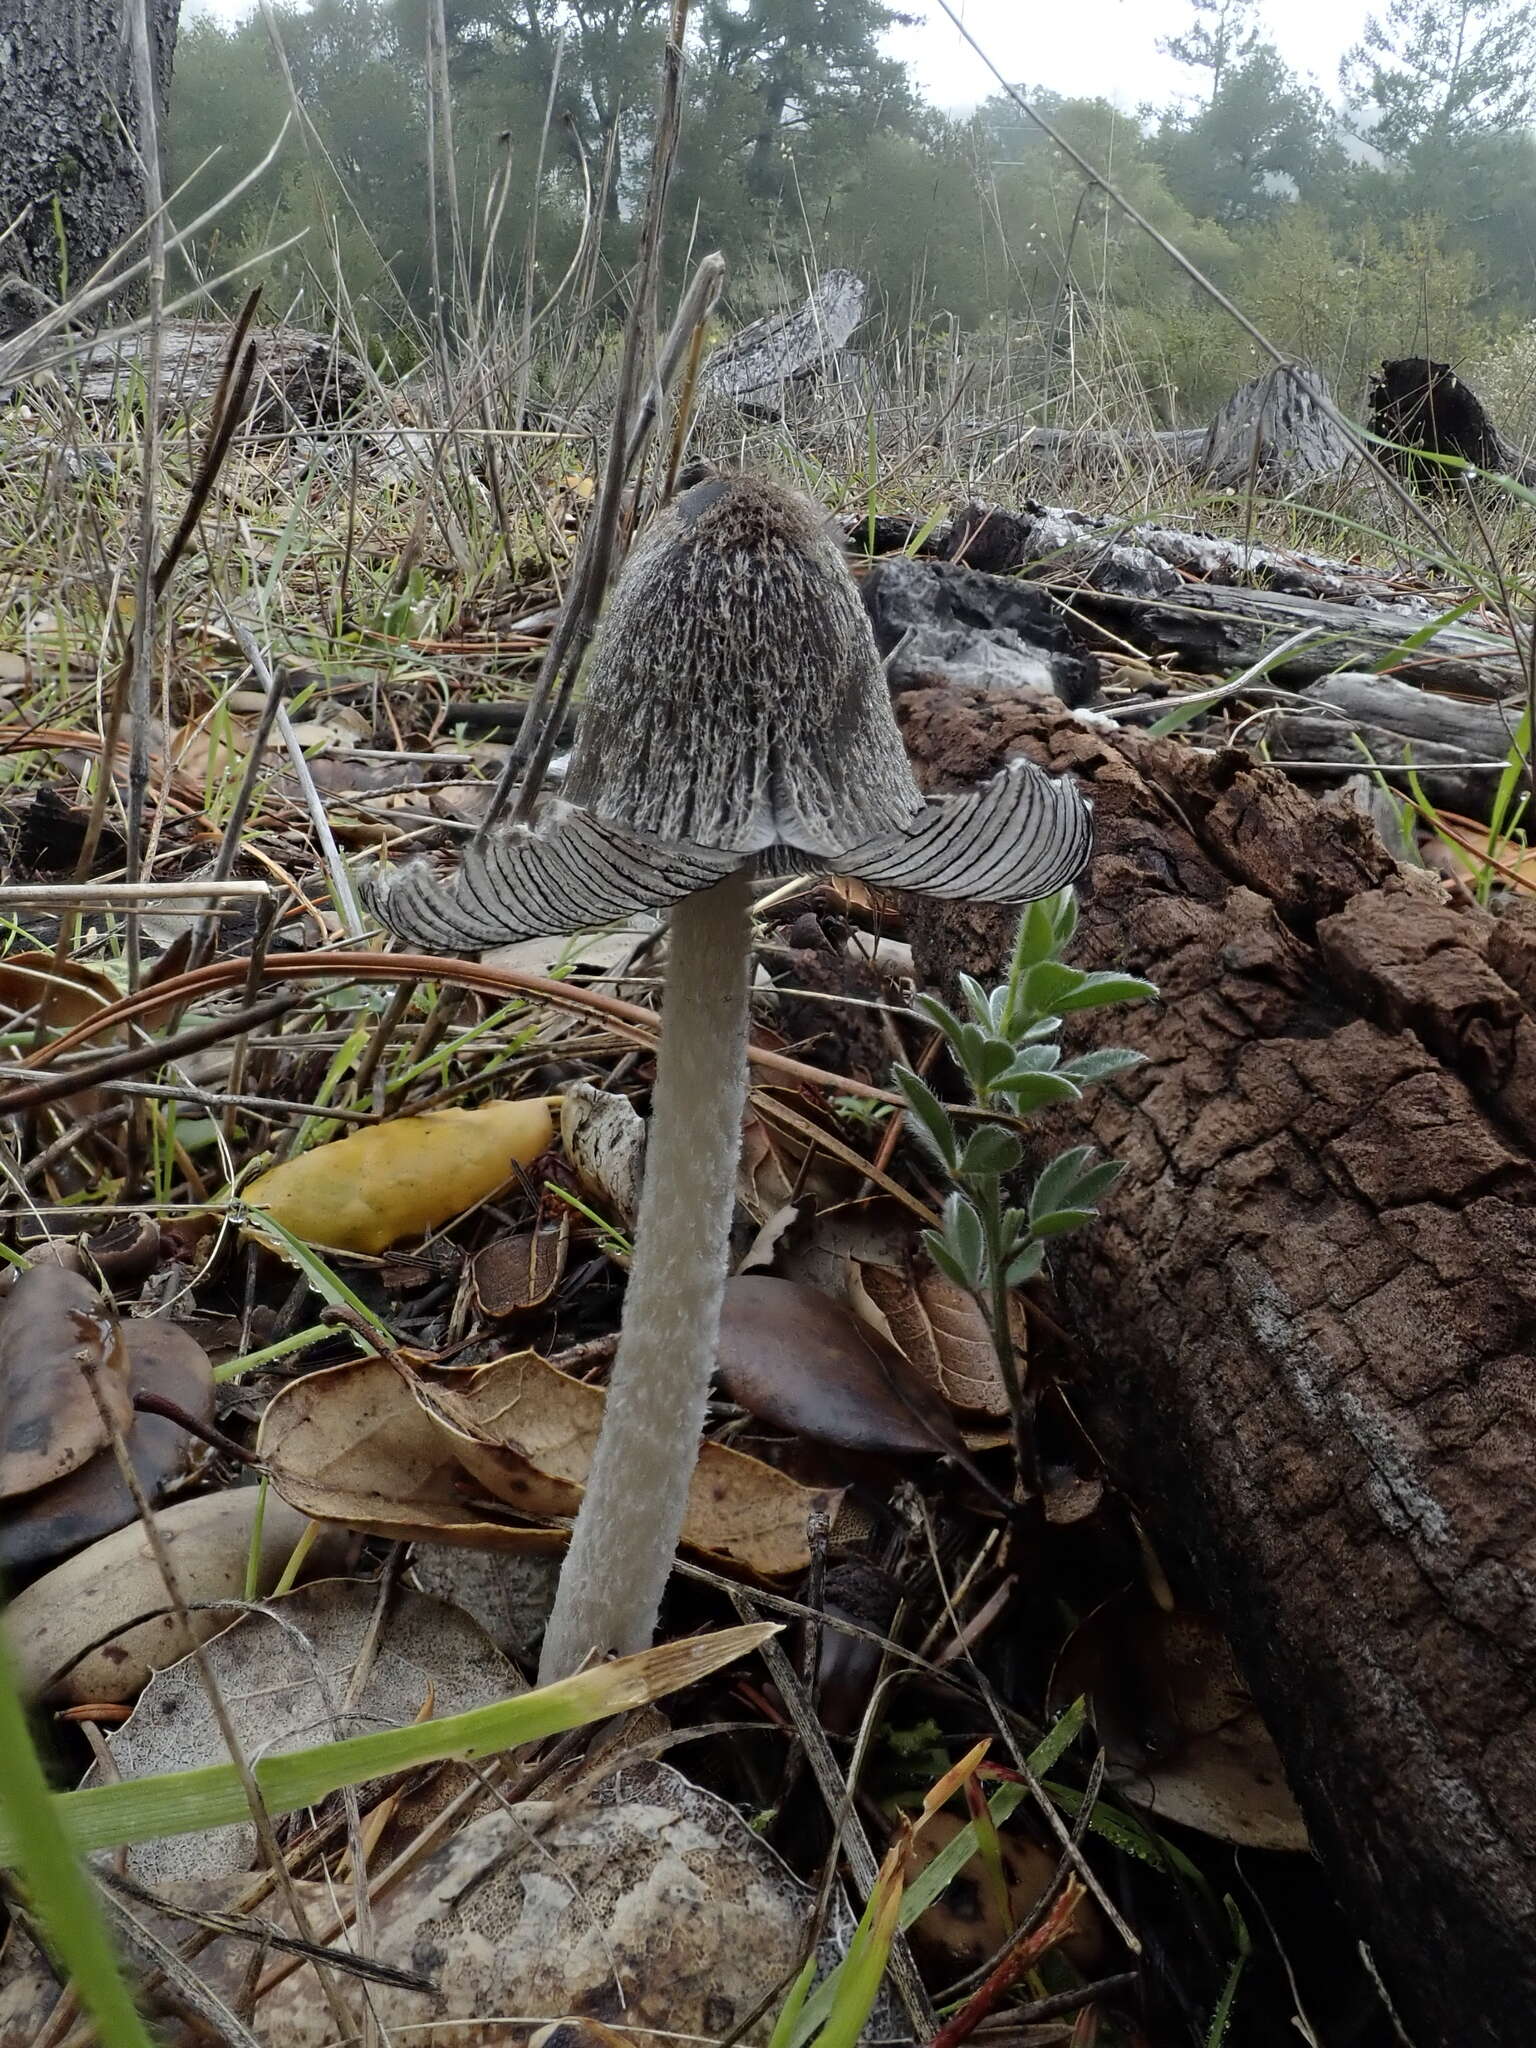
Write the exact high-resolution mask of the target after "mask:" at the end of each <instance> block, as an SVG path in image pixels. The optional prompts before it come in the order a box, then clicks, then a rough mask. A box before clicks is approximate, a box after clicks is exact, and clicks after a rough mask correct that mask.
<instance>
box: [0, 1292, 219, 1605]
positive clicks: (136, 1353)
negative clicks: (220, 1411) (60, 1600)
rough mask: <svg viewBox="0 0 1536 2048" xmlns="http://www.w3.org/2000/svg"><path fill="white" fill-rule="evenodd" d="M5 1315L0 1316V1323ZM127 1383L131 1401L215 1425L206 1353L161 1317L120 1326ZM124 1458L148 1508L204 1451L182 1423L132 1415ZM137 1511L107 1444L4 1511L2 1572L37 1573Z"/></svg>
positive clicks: (120, 1524)
mask: <svg viewBox="0 0 1536 2048" xmlns="http://www.w3.org/2000/svg"><path fill="white" fill-rule="evenodd" d="M4 1313H5V1312H4V1311H3V1310H0V1322H3V1317H4ZM121 1337H122V1342H123V1348H124V1350H125V1351H126V1353H127V1358H128V1383H129V1388H130V1391H131V1392H132V1393H133V1394H134V1395H135V1396H137V1395H139V1394H158V1395H159V1396H160V1397H161V1398H162V1399H163V1400H167V1401H174V1402H175V1403H176V1405H177V1407H178V1408H181V1409H182V1410H184V1411H185V1412H186V1413H187V1414H188V1415H190V1416H192V1417H193V1418H194V1419H196V1420H198V1421H202V1422H211V1421H212V1420H213V1406H214V1403H213V1368H212V1366H211V1365H210V1364H209V1362H208V1354H207V1352H206V1351H204V1349H203V1347H202V1346H201V1345H200V1344H198V1343H197V1342H196V1341H195V1340H194V1339H193V1338H192V1337H191V1336H190V1335H189V1334H188V1332H187V1331H186V1330H184V1329H183V1328H182V1327H181V1325H180V1324H179V1323H173V1322H171V1321H170V1320H169V1318H167V1317H165V1316H155V1317H152V1318H149V1319H147V1320H145V1321H141V1322H128V1323H124V1324H122V1325H121ZM132 1425H133V1426H132V1428H131V1429H130V1430H129V1431H128V1434H127V1443H128V1455H129V1457H130V1459H131V1460H132V1463H133V1469H134V1471H135V1473H136V1474H137V1475H138V1481H139V1484H140V1486H141V1487H142V1488H143V1489H144V1493H145V1496H146V1498H147V1499H148V1500H149V1502H150V1504H151V1506H156V1505H158V1504H159V1502H160V1500H161V1499H162V1498H163V1496H164V1494H165V1492H166V1490H167V1488H168V1487H169V1486H170V1485H171V1484H172V1482H173V1481H174V1480H176V1479H179V1478H180V1477H181V1476H182V1474H183V1473H185V1472H186V1471H187V1470H188V1469H189V1467H190V1465H191V1464H192V1462H193V1460H194V1458H195V1457H196V1456H197V1454H198V1452H199V1450H200V1449H201V1446H200V1445H199V1443H198V1441H197V1439H196V1437H193V1436H189V1435H188V1434H187V1432H186V1431H185V1430H184V1429H183V1428H182V1427H181V1425H180V1424H179V1423H175V1422H169V1421H167V1420H166V1418H165V1417H164V1416H161V1415H137V1414H136V1415H134V1416H133V1417H132ZM134 1514H135V1505H134V1499H133V1495H132V1494H131V1493H130V1492H129V1490H128V1485H127V1482H126V1481H125V1480H124V1478H123V1475H122V1471H121V1468H120V1467H119V1465H118V1462H117V1454H116V1452H115V1451H114V1450H113V1448H112V1446H111V1445H110V1444H106V1445H104V1446H103V1447H102V1449H101V1450H99V1451H98V1452H97V1453H96V1455H95V1456H94V1457H93V1458H90V1459H88V1460H87V1461H86V1463H85V1464H83V1465H81V1466H79V1467H77V1469H76V1470H75V1471H73V1472H70V1473H68V1474H67V1475H66V1476H65V1477H64V1478H63V1479H56V1480H55V1481H54V1483H53V1484H52V1485H51V1486H45V1487H43V1488H42V1489H41V1491H40V1492H37V1493H31V1494H28V1495H27V1496H26V1498H25V1499H23V1500H16V1501H12V1502H10V1503H9V1504H8V1506H7V1510H6V1512H5V1514H4V1515H3V1516H0V1570H3V1571H5V1572H7V1573H11V1574H15V1573H18V1572H34V1571H39V1570H41V1569H43V1568H44V1567H46V1566H48V1565H53V1564H57V1563H58V1562H59V1561H60V1559H62V1558H66V1557H69V1556H71V1555H72V1554H73V1553H74V1552H75V1551H77V1550H79V1549H81V1548H83V1546H84V1545H85V1544H87V1543H94V1542H96V1540H97V1539H98V1538H99V1537H102V1536H110V1535H111V1534H112V1532H113V1530H114V1529H121V1528H123V1527H125V1526H126V1525H127V1524H128V1523H129V1522H131V1521H132V1520H133V1517H134Z"/></svg>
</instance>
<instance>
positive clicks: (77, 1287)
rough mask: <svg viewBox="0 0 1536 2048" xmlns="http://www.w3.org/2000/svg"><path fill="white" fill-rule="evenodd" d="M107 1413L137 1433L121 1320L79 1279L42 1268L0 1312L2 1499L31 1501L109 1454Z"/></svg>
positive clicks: (26, 1276) (20, 1279)
mask: <svg viewBox="0 0 1536 2048" xmlns="http://www.w3.org/2000/svg"><path fill="white" fill-rule="evenodd" d="M92 1377H94V1379H95V1382H96V1385H97V1388H98V1389H99V1391H100V1393H101V1396H102V1400H103V1402H104V1403H105V1406H106V1409H107V1412H108V1414H109V1415H110V1416H111V1418H112V1421H113V1422H114V1423H115V1424H116V1426H117V1428H118V1429H119V1430H120V1431H121V1432H122V1434H123V1435H124V1436H125V1437H126V1436H127V1434H128V1432H129V1430H130V1429H131V1428H132V1426H133V1397H132V1395H131V1393H130V1392H129V1387H128V1358H127V1353H126V1352H125V1351H124V1349H123V1345H122V1341H121V1339H120V1338H119V1336H118V1329H117V1320H116V1318H115V1317H114V1316H113V1315H112V1314H111V1312H110V1310H109V1309H108V1307H107V1305H106V1303H105V1302H104V1301H103V1300H102V1298H101V1296H100V1295H99V1294H98V1293H97V1292H96V1289H95V1288H94V1287H93V1286H92V1285H91V1283H90V1282H89V1281H88V1280H87V1279H85V1278H84V1277H83V1276H82V1275H81V1274H79V1273H70V1272H66V1271H65V1269H64V1268H63V1267H62V1266H59V1265H55V1264H53V1263H52V1262H45V1263H41V1264H38V1265H35V1266H32V1267H30V1268H29V1269H28V1271H26V1272H25V1273H20V1274H18V1275H17V1277H16V1282H15V1285H14V1286H13V1287H12V1288H11V1291H10V1293H9V1294H8V1295H7V1296H6V1298H5V1301H4V1304H3V1305H0V1496H13V1495H15V1494H28V1493H34V1492H36V1491H37V1490H38V1488H40V1487H44V1486H50V1485H52V1484H53V1482H54V1481H55V1480H58V1479H62V1478H63V1477H64V1476H65V1474H66V1473H69V1472H75V1471H78V1470H79V1468H80V1467H81V1466H82V1465H85V1464H86V1463H87V1462H88V1461H89V1460H90V1459H92V1458H94V1457H95V1456H96V1454H97V1452H98V1451H101V1450H104V1449H105V1450H107V1452H108V1455H109V1456H110V1455H111V1452H110V1443H109V1431H108V1427H107V1423H106V1421H105V1420H104V1419H103V1416H102V1412H101V1409H100V1408H99V1407H98V1406H97V1402H96V1397H95V1395H94V1394H93V1393H92V1391H91V1379H92Z"/></svg>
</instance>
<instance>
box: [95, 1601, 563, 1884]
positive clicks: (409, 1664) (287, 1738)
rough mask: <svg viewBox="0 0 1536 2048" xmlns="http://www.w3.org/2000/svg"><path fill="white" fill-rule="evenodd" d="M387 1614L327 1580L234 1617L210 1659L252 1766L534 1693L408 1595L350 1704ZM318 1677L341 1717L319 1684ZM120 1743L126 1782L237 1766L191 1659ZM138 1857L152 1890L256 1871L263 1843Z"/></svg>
mask: <svg viewBox="0 0 1536 2048" xmlns="http://www.w3.org/2000/svg"><path fill="white" fill-rule="evenodd" d="M378 1605H379V1588H378V1587H377V1586H376V1585H373V1584H369V1583H366V1582H364V1581H360V1580H354V1579H325V1580H322V1581H320V1582H319V1583H317V1584H313V1585H309V1586H304V1587H301V1588H300V1589H299V1590H298V1591H297V1592H295V1593H290V1594H288V1595H287V1596H286V1597H285V1598H283V1599H282V1600H278V1601H275V1602H273V1603H272V1612H271V1614H244V1615H241V1616H240V1617H239V1619H238V1620H236V1621H235V1622H234V1623H233V1624H232V1625H230V1624H229V1621H228V1617H227V1616H226V1617H225V1624H226V1625H225V1627H224V1629H223V1633H222V1634H220V1635H218V1636H215V1637H214V1639H213V1640H212V1641H211V1642H209V1643H208V1644H207V1645H206V1647H205V1650H204V1657H205V1659H206V1661H207V1662H208V1664H209V1665H211V1667H212V1670H213V1674H214V1678H215V1681H216V1682H217V1685H218V1688H219V1692H220V1695H221V1696H222V1698H223V1701H224V1705H225V1708H226V1710H227V1711H228V1714H229V1718H230V1720H231V1721H232V1723H233V1724H234V1728H235V1732H236V1734H237V1736H238V1738H239V1740H240V1744H241V1747H242V1749H243V1750H244V1752H245V1754H246V1755H247V1756H248V1757H251V1758H253V1759H254V1758H257V1757H264V1756H276V1755H280V1754H281V1753H282V1752H283V1751H285V1750H290V1749H301V1748H307V1747H310V1746H311V1745H313V1744H315V1743H317V1742H331V1741H340V1740H341V1739H342V1738H343V1737H344V1736H348V1735H362V1734H365V1733H367V1732H368V1730H370V1729H372V1728H390V1727H394V1728H401V1727H406V1726H408V1725H409V1724H410V1723H411V1722H412V1721H414V1720H416V1719H417V1717H418V1716H419V1715H420V1714H422V1712H423V1711H424V1710H427V1709H430V1711H431V1713H432V1714H433V1715H435V1716H437V1717H438V1718H442V1717H444V1716H447V1715H450V1714H462V1713H467V1712H468V1711H469V1709H470V1708H472V1707H483V1706H490V1705H492V1704H493V1703H494V1702H495V1701H497V1700H501V1699H506V1698H508V1697H509V1696H510V1695H511V1694H513V1693H519V1692H524V1691H526V1690H527V1688H526V1685H525V1684H524V1681H523V1679H522V1678H521V1677H520V1676H519V1674H518V1672H517V1671H516V1670H515V1669H514V1668H513V1666H512V1665H511V1664H510V1663H508V1661H507V1660H506V1658H505V1657H503V1656H502V1655H501V1653H500V1652H499V1651H498V1650H497V1649H496V1648H495V1646H494V1645H493V1644H492V1643H491V1642H490V1640H489V1638H488V1637H487V1636H486V1634H485V1632H484V1630H483V1629H482V1628H480V1626H479V1625H478V1623H476V1622H474V1621H472V1620H471V1619H470V1618H469V1616H468V1615H467V1614H464V1613H462V1612H461V1611H460V1610H459V1609H458V1608H456V1607H450V1606H448V1605H447V1604H446V1603H444V1602H443V1601H441V1600H433V1599H429V1598H428V1597H427V1596H426V1595H425V1594H424V1593H414V1592H411V1591H409V1590H402V1591H399V1592H397V1593H396V1594H395V1595H394V1597H393V1598H392V1599H391V1601H390V1603H389V1607H388V1611H387V1613H386V1615H385V1618H384V1623H383V1627H382V1629H381V1630H380V1632H379V1634H378V1637H377V1642H376V1645H375V1647H374V1648H373V1649H372V1652H371V1654H370V1657H369V1661H368V1666H367V1682H366V1684H365V1685H364V1687H363V1689H362V1692H361V1694H360V1695H359V1696H358V1698H357V1699H356V1700H355V1702H353V1703H351V1704H349V1703H348V1700H349V1690H350V1687H351V1684H352V1675H353V1672H354V1669H355V1668H356V1666H357V1663H358V1660H359V1657H360V1656H361V1654H362V1652H363V1650H364V1647H365V1645H366V1644H368V1642H369V1638H370V1634H371V1632H372V1630H373V1626H374V1621H375V1616H376V1614H377V1610H378ZM274 1617H276V1618H274ZM293 1629H297V1630H299V1631H300V1633H301V1634H302V1635H303V1636H304V1638H305V1639H306V1640H307V1642H308V1643H309V1645H310V1648H311V1649H312V1651H313V1652H314V1655H313V1656H309V1655H306V1653H305V1651H304V1648H303V1646H302V1645H301V1644H300V1643H298V1642H296V1641H295V1639H294V1637H293V1635H292V1634H291V1633H290V1631H291V1630H293ZM317 1664H318V1666H319V1669H320V1671H321V1673H323V1675H324V1679H325V1683H326V1686H327V1688H328V1690H329V1694H330V1705H329V1706H328V1705H327V1702H326V1699H325V1697H324V1695H323V1694H322V1691H321V1687H320V1684H319V1682H318V1680H317V1678H316V1665H317ZM332 1707H334V1708H335V1709H336V1711H335V1713H334V1714H333V1713H332V1711H331V1708H332ZM107 1744H108V1747H109V1748H110V1750H111V1752H112V1761H113V1765H114V1766H115V1769H116V1772H117V1775H118V1776H120V1777H124V1778H147V1777H152V1776H154V1775H155V1774H156V1773H157V1772H161V1771H186V1770H196V1769H197V1768H198V1767H199V1766H200V1765H203V1764H219V1763H224V1762H226V1761H227V1759H228V1750H227V1748H226V1746H225V1743H224V1739H223V1737H222V1735H221V1734H220V1731H219V1726H218V1723H217V1722H216V1721H215V1719H214V1717H213V1711H212V1709H211V1707H210V1706H209V1703H208V1696H207V1692H206V1690H205V1688H204V1685H203V1681H202V1678H201V1676H200V1674H199V1672H198V1669H197V1666H196V1664H195V1663H194V1662H193V1660H192V1659H191V1658H190V1657H187V1658H183V1659H182V1660H181V1661H180V1662H179V1663H176V1664H173V1665H170V1666H169V1667H168V1668H167V1669H165V1670H162V1671H159V1672H157V1673H156V1674H155V1676H154V1677H153V1678H152V1679H151V1680H150V1682H149V1684H148V1685H147V1686H146V1687H145V1689H144V1693H143V1695H142V1697H141V1698H140V1700H139V1703H138V1705H137V1706H136V1707H135V1708H134V1710H133V1713H132V1714H131V1715H130V1716H129V1718H128V1719H127V1720H126V1721H125V1722H124V1723H123V1725H122V1726H121V1727H120V1728H117V1729H114V1730H113V1731H112V1732H111V1733H110V1734H109V1735H108V1737H107ZM101 1782H103V1781H102V1778H101V1774H100V1772H99V1771H98V1770H96V1769H93V1770H92V1771H91V1773H90V1774H89V1776H88V1777H87V1779H86V1783H87V1784H99V1783H101ZM126 1854H127V1858H128V1862H127V1869H128V1874H129V1875H130V1876H131V1877H134V1878H136V1879H137V1880H138V1882H139V1883H140V1884H146V1885H159V1884H163V1883H165V1882H166V1881H167V1880H168V1879H171V1878H203V1879H209V1878H215V1877H219V1876H222V1875H224V1874H225V1873H227V1872H232V1871H238V1870H249V1869H251V1867H252V1865H253V1863H254V1861H255V1857H256V1831H255V1828H254V1826H251V1825H242V1826H240V1827H230V1828H214V1829H211V1830H209V1831H207V1832H205V1833H203V1834H195V1835H177V1836H174V1837H172V1838H169V1839H166V1840H163V1841H158V1842H142V1843H139V1844H138V1845H137V1846H135V1847H134V1848H132V1849H130V1850H128V1851H127V1852H126Z"/></svg>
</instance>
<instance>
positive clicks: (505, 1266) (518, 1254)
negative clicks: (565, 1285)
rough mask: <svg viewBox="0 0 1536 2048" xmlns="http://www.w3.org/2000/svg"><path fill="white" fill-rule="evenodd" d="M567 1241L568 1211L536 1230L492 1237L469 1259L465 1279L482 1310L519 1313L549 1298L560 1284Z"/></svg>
mask: <svg viewBox="0 0 1536 2048" xmlns="http://www.w3.org/2000/svg"><path fill="white" fill-rule="evenodd" d="M570 1242H571V1212H570V1210H569V1209H566V1210H565V1213H564V1215H563V1216H562V1217H561V1220H560V1221H559V1222H558V1223H553V1224H546V1225H543V1226H541V1227H540V1228H539V1229H537V1230H518V1231H511V1232H509V1233H508V1234H507V1236H505V1237H498V1238H493V1239H492V1241H491V1243H489V1244H488V1245H486V1246H485V1248H484V1249H483V1250H482V1251H478V1252H476V1254H475V1256H474V1258H473V1260H472V1261H471V1262H470V1269H469V1277H470V1284H471V1286H472V1287H473V1289H474V1296H475V1305H476V1307H477V1308H478V1309H479V1310H480V1313H481V1314H482V1315H487V1316H492V1317H501V1316H515V1315H521V1314H523V1313H524V1312H525V1311H526V1310H528V1309H531V1308H538V1307H539V1306H540V1304H541V1303H543V1302H546V1301H548V1299H549V1297H550V1296H551V1295H552V1294H553V1293H554V1291H555V1289H556V1288H557V1287H558V1286H559V1285H560V1278H561V1275H562V1274H563V1273H564V1271H565V1260H566V1252H567V1250H568V1248H569V1246H570Z"/></svg>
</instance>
